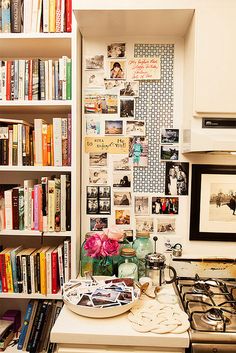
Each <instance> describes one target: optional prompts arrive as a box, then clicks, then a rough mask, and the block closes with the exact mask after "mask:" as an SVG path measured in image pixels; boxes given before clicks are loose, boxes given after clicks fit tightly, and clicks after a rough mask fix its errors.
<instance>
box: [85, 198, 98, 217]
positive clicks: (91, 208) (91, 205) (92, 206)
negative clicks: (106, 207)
mask: <svg viewBox="0 0 236 353" xmlns="http://www.w3.org/2000/svg"><path fill="white" fill-rule="evenodd" d="M97 213H98V199H97V198H96V199H92V198H91V199H88V198H87V214H97Z"/></svg>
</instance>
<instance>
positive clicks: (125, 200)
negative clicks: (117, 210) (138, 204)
mask: <svg viewBox="0 0 236 353" xmlns="http://www.w3.org/2000/svg"><path fill="white" fill-rule="evenodd" d="M113 202H114V206H130V205H131V192H129V191H126V192H125V191H124V192H121V191H115V192H114V194H113Z"/></svg>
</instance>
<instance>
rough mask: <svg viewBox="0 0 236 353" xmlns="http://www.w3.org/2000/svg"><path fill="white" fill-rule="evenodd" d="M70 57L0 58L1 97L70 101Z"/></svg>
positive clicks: (0, 98) (4, 98)
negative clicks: (54, 58) (46, 58)
mask: <svg viewBox="0 0 236 353" xmlns="http://www.w3.org/2000/svg"><path fill="white" fill-rule="evenodd" d="M71 67H72V64H71V59H70V58H68V57H67V56H62V57H61V58H59V59H58V60H52V59H49V60H43V59H32V58H29V59H26V60H23V59H20V60H0V100H7V101H8V100H20V101H22V100H70V99H71Z"/></svg>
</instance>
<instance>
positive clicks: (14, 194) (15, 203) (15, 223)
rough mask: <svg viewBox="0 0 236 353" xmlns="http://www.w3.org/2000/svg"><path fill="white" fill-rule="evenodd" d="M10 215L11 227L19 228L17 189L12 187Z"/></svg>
mask: <svg viewBox="0 0 236 353" xmlns="http://www.w3.org/2000/svg"><path fill="white" fill-rule="evenodd" d="M12 217H13V229H14V230H18V229H19V189H18V188H14V189H12Z"/></svg>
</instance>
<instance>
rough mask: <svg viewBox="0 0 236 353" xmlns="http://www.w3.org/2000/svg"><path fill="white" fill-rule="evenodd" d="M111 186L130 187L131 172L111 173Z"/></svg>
mask: <svg viewBox="0 0 236 353" xmlns="http://www.w3.org/2000/svg"><path fill="white" fill-rule="evenodd" d="M113 187H119V188H130V187H131V173H130V172H127V173H126V172H117V173H114V174H113Z"/></svg>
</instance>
